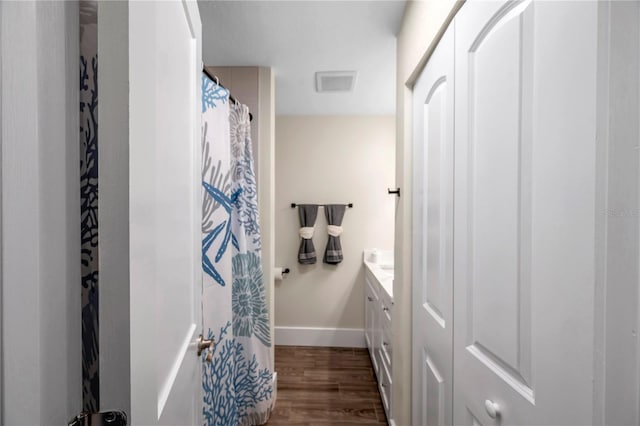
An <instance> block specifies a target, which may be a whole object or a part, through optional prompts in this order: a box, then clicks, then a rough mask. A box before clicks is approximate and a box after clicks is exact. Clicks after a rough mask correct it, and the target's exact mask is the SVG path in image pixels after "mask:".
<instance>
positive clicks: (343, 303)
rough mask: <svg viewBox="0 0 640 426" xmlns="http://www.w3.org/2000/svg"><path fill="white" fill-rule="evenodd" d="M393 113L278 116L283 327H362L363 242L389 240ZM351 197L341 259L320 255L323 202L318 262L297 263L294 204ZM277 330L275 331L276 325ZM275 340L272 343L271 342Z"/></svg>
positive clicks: (278, 314)
mask: <svg viewBox="0 0 640 426" xmlns="http://www.w3.org/2000/svg"><path fill="white" fill-rule="evenodd" d="M394 135H395V119H394V117H393V116H278V117H276V161H275V166H276V209H275V210H276V220H275V226H276V228H275V229H276V235H275V239H276V243H275V248H276V265H277V266H284V267H289V268H290V269H291V273H290V274H289V276H288V277H287V278H286V279H285V280H283V281H282V282H276V290H275V321H276V329H277V330H278V329H279V328H280V327H320V328H331V329H332V328H356V329H362V328H363V323H364V301H363V299H364V293H363V282H364V270H363V267H362V251H363V250H364V249H365V248H371V247H380V248H387V249H390V248H391V247H392V246H393V235H394V229H393V218H394V206H395V202H396V201H395V196H391V195H388V194H387V188H388V187H392V186H393V183H394V173H395V136H394ZM294 202H295V203H310V204H324V203H328V204H331V203H354V208H352V209H347V210H346V213H345V216H344V221H343V224H342V226H343V227H344V234H343V235H342V238H341V239H342V248H343V253H344V261H343V262H342V263H341V264H339V265H337V266H333V265H327V264H324V263H323V262H322V258H323V255H324V249H325V246H326V242H327V228H326V225H327V222H326V219H325V216H324V209H323V208H320V209H319V210H318V219H317V220H316V226H315V234H314V238H313V242H314V245H315V247H316V253H317V255H318V262H317V263H316V264H315V265H300V264H298V262H297V252H298V247H299V244H300V237H299V236H298V229H299V227H300V223H299V219H298V210H297V209H292V208H291V206H290V204H291V203H294ZM276 333H278V331H276ZM276 343H277V342H276Z"/></svg>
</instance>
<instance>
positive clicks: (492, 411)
mask: <svg viewBox="0 0 640 426" xmlns="http://www.w3.org/2000/svg"><path fill="white" fill-rule="evenodd" d="M484 408H485V409H486V410H487V414H488V415H489V417H491V418H492V419H495V418H496V417H498V416H499V415H500V405H498V404H496V403H495V402H493V401H491V400H490V399H487V400H485V401H484Z"/></svg>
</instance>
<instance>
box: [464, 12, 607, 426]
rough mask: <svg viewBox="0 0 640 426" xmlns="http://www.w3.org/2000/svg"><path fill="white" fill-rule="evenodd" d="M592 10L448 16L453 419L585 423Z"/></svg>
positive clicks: (592, 213) (591, 253) (589, 394)
mask: <svg viewBox="0 0 640 426" xmlns="http://www.w3.org/2000/svg"><path fill="white" fill-rule="evenodd" d="M597 11H598V4H597V2H589V1H586V2H573V1H569V2H545V1H540V2H532V1H523V2H509V3H506V2H493V3H492V2H468V3H466V4H465V6H463V8H462V9H461V10H460V12H459V14H458V16H457V17H456V57H455V61H456V105H455V109H456V125H455V132H456V134H455V139H456V144H455V175H456V176H455V187H456V194H455V206H456V207H455V223H454V226H455V244H454V246H455V262H454V281H455V286H454V293H455V294H454V297H455V318H454V321H455V324H456V329H455V335H454V340H455V343H454V362H455V365H454V380H455V383H454V396H455V405H454V424H457V425H478V424H480V425H482V424H505V425H523V424H529V425H545V424H546V425H550V424H554V425H560V424H562V425H570V424H575V425H585V424H591V419H592V417H591V416H592V409H591V407H592V399H593V383H592V371H593V365H594V364H593V341H594V334H593V323H594V314H593V309H594V308H593V305H594V282H595V276H594V274H595V263H594V258H595V250H594V247H595V240H594V223H595V218H596V213H597V212H596V208H595V205H596V204H595V166H594V165H595V155H596V140H595V135H596V128H595V114H596V69H597V66H596V59H597V55H596V54H597V40H596V37H597V23H598V22H597V21H598V16H597Z"/></svg>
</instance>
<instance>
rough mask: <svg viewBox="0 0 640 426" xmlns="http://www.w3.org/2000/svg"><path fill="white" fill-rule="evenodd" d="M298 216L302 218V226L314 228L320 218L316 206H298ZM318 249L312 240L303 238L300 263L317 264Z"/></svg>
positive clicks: (299, 255) (299, 252)
mask: <svg viewBox="0 0 640 426" xmlns="http://www.w3.org/2000/svg"><path fill="white" fill-rule="evenodd" d="M298 216H300V226H301V227H303V228H304V227H309V228H313V226H314V225H315V224H316V218H317V217H318V206H317V205H316V204H298ZM316 260H317V256H316V248H315V247H314V246H313V241H312V240H311V239H306V238H302V240H301V241H300V250H298V263H301V264H303V265H311V264H313V263H316Z"/></svg>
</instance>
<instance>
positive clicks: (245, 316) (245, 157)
mask: <svg viewBox="0 0 640 426" xmlns="http://www.w3.org/2000/svg"><path fill="white" fill-rule="evenodd" d="M202 152H203V157H202V162H203V167H202V187H203V199H202V266H203V270H204V274H203V276H204V280H203V281H204V282H203V322H204V330H205V331H207V335H208V338H209V339H213V340H214V345H213V348H212V351H213V360H212V361H211V362H210V363H207V362H206V361H205V354H203V393H204V409H203V414H204V420H205V424H206V425H219V426H223V425H224V426H233V425H261V424H264V423H266V422H267V420H268V419H269V416H270V414H271V409H272V405H273V387H272V372H271V371H270V365H271V357H270V346H271V336H270V332H269V313H268V307H267V303H266V292H265V285H264V279H263V273H262V264H261V252H260V227H259V223H258V204H257V187H256V179H255V174H254V168H253V157H252V153H251V139H250V124H249V111H248V108H247V107H246V106H244V105H230V104H229V92H228V91H227V90H226V89H225V88H223V87H222V86H220V85H218V84H216V83H215V82H213V81H211V79H209V78H208V77H207V76H205V75H203V77H202Z"/></svg>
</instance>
